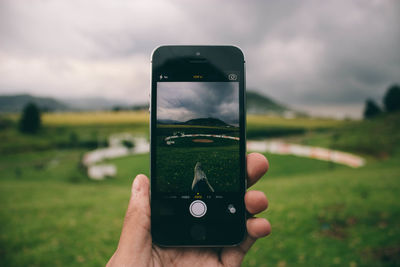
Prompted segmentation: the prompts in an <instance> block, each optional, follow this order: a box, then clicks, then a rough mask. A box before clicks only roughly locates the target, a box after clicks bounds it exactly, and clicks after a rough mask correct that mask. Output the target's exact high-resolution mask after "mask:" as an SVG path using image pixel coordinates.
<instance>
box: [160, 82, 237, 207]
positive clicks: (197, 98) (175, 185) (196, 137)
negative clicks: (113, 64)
mask: <svg viewBox="0 0 400 267" xmlns="http://www.w3.org/2000/svg"><path fill="white" fill-rule="evenodd" d="M156 118H157V140H156V142H157V153H156V160H157V165H156V176H157V190H158V191H159V192H161V193H166V194H168V195H169V196H172V197H176V198H188V199H189V198H190V199H193V198H200V199H201V198H214V199H215V198H223V196H224V194H225V193H235V192H238V191H239V190H240V180H239V176H240V159H239V143H240V142H239V136H240V134H239V83H238V82H236V81H235V82H164V81H162V82H157V116H156Z"/></svg>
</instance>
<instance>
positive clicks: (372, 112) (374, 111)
mask: <svg viewBox="0 0 400 267" xmlns="http://www.w3.org/2000/svg"><path fill="white" fill-rule="evenodd" d="M380 113H382V110H381V108H380V107H379V106H378V105H377V104H376V103H375V101H374V100H372V99H367V101H365V108H364V118H365V119H370V118H373V117H375V116H377V115H379V114H380Z"/></svg>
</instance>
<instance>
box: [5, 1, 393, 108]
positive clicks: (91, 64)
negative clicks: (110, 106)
mask: <svg viewBox="0 0 400 267" xmlns="http://www.w3.org/2000/svg"><path fill="white" fill-rule="evenodd" d="M397 25H400V3H399V2H398V1H396V0H387V1H356V0H354V1H345V0H339V1H329V2H326V1H323V2H321V1H316V0H307V1H261V0H260V1H252V2H251V3H250V2H248V1H238V0H237V1H236V0H235V1H211V0H204V1H201V3H199V2H193V1H182V0H181V1H175V0H160V1H148V2H146V3H145V2H141V1H112V2H110V1H106V0H98V1H90V0H83V1H67V0H64V1H63V0H54V1H41V2H37V1H35V2H32V1H11V0H8V1H7V0H6V1H1V3H0V76H1V77H6V78H1V79H0V93H4V92H18V91H19V90H22V89H21V88H23V89H24V90H28V92H31V93H34V94H49V93H50V95H57V94H60V92H62V94H70V95H73V96H80V94H81V93H82V92H86V94H87V95H86V96H90V95H91V94H93V95H95V94H100V96H109V93H108V91H109V90H107V88H105V89H103V90H98V89H97V88H99V87H100V88H103V87H111V86H112V84H113V80H114V81H117V82H116V86H115V88H113V89H112V90H113V92H114V93H115V94H113V95H115V96H117V97H119V98H126V97H124V95H126V94H131V95H135V96H136V98H135V101H136V102H140V101H142V102H144V101H146V99H147V92H148V87H146V85H147V84H148V74H146V73H148V70H149V62H148V59H149V57H150V53H151V51H152V50H153V48H154V47H156V46H158V45H160V44H234V45H238V46H239V47H241V48H242V49H243V51H244V53H245V55H246V62H247V66H246V67H247V84H248V87H249V88H255V89H257V90H258V91H261V92H263V93H265V94H267V95H269V96H271V97H273V98H275V99H278V100H280V101H281V102H284V103H288V104H291V105H303V104H327V105H328V104H329V105H334V104H343V103H349V104H351V103H362V102H363V101H364V100H365V98H367V97H372V98H376V99H378V98H380V97H381V96H382V95H383V93H384V91H385V90H386V88H387V86H388V85H390V84H391V83H394V82H400V53H398V47H400V31H399V28H398V27H397ZM71 61H74V62H75V61H76V62H79V65H80V66H82V68H76V67H71V63H70V62H71ZM25 62H30V63H29V64H26V63H25ZM31 62H34V63H35V64H33V63H32V64H31ZM55 62H56V63H55ZM110 62H112V63H111V64H110ZM115 62H118V63H117V64H116V63H115ZM99 65H101V66H102V67H101V68H100V69H101V71H99V67H98V66H99ZM111 65H112V66H111ZM74 66H75V65H74ZM107 66H108V67H107ZM82 69H84V70H85V73H83V71H82ZM91 70H93V73H91ZM15 71H19V72H24V73H26V78H25V80H26V81H24V82H22V81H21V80H20V79H18V78H17V77H18V75H13V72H15ZM119 71H120V72H121V73H119ZM128 71H131V72H132V77H133V78H130V77H129V75H128V74H127V72H128ZM108 72H111V73H112V75H110V78H109V79H108V80H106V81H103V79H105V78H104V76H107V73H108ZM40 73H43V74H42V75H40ZM66 73H68V75H67V74H66ZM47 74H51V75H52V76H56V77H57V81H59V84H57V83H56V82H55V81H53V78H51V77H47V76H48V75H47ZM85 75H86V76H87V77H88V78H87V80H85V79H84V78H83V77H82V76H85ZM14 76H15V77H16V78H13V79H12V77H14ZM89 78H90V79H91V80H88V79H89ZM97 79H98V80H102V82H101V84H100V83H98V82H95V81H94V80H97ZM62 84H65V85H67V84H69V85H71V86H76V88H75V87H74V88H66V86H63V85H62ZM78 85H79V88H78ZM96 96H99V95H96Z"/></svg>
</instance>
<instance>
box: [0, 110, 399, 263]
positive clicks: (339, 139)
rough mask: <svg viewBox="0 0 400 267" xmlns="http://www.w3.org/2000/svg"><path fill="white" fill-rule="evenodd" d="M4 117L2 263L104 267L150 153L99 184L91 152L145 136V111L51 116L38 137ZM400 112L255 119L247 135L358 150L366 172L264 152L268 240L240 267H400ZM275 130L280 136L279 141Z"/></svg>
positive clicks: (0, 147) (0, 123) (122, 164)
mask: <svg viewBox="0 0 400 267" xmlns="http://www.w3.org/2000/svg"><path fill="white" fill-rule="evenodd" d="M17 118H18V116H17V115H7V116H3V117H1V118H0V138H1V140H2V142H1V143H0V207H1V208H0V266H82V265H84V266H99V265H104V264H105V263H106V262H107V260H108V259H109V257H110V256H111V255H112V253H113V251H114V250H115V249H116V247H117V243H118V239H119V234H120V230H121V226H122V221H123V217H124V213H125V209H126V207H127V204H128V200H129V195H130V185H131V183H132V180H133V178H134V176H135V175H136V174H138V173H145V174H149V155H148V154H142V155H135V156H129V157H124V158H118V159H114V160H112V162H113V163H114V164H116V166H117V169H118V174H117V176H116V177H115V178H112V179H107V180H104V181H91V180H89V179H88V178H87V177H86V174H85V170H84V169H83V168H82V167H81V165H80V160H81V158H82V155H83V153H85V152H86V151H88V150H91V149H93V148H95V147H101V146H105V145H106V140H107V136H108V135H109V134H111V133H117V132H131V133H133V134H142V135H148V124H147V121H148V116H147V114H146V113H140V112H139V113H133V112H132V113H125V112H124V113H113V112H106V113H79V114H78V113H66V114H62V113H60V114H57V113H53V114H45V115H44V116H43V122H44V124H43V129H42V130H41V131H40V132H39V134H38V135H35V136H30V135H23V134H21V133H19V132H18V131H17V130H16V123H17ZM399 122H400V114H393V115H386V116H381V117H379V118H377V119H374V120H370V121H335V120H327V119H307V118H298V119H285V118H279V117H271V116H249V117H248V136H252V137H253V138H262V137H263V136H264V137H265V136H267V137H271V138H284V139H285V140H287V141H290V142H296V143H302V144H309V145H320V146H323V147H329V148H337V149H341V150H344V151H350V152H353V153H357V154H359V155H362V156H364V157H366V158H367V165H366V166H365V167H362V168H359V169H352V168H349V167H345V166H341V165H336V164H333V163H330V162H323V161H317V160H314V159H306V158H299V157H294V156H282V155H271V154H266V156H267V157H268V159H269V161H270V165H271V168H270V171H269V172H268V173H267V174H266V175H265V176H264V177H263V178H262V179H261V181H260V182H259V183H257V184H256V185H255V186H254V189H258V190H262V191H264V192H265V193H266V195H267V196H268V199H269V201H270V206H269V209H268V211H266V212H264V213H262V214H261V215H260V216H262V217H265V218H268V220H270V222H271V224H272V227H273V230H272V234H271V235H270V236H269V237H267V238H265V239H262V240H259V241H258V242H257V243H256V244H255V245H254V246H253V248H252V249H251V250H250V252H249V254H248V255H247V256H246V258H245V261H244V264H243V265H244V266H353V267H354V266H398V265H400V202H399V201H398V199H399V198H398V195H399V192H400V181H399V179H400V175H399V173H400V164H399V160H400V124H399ZM271 133H272V134H271Z"/></svg>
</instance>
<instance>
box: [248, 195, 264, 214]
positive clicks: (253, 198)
mask: <svg viewBox="0 0 400 267" xmlns="http://www.w3.org/2000/svg"><path fill="white" fill-rule="evenodd" d="M244 203H245V205H246V209H247V211H248V212H249V213H250V214H257V213H260V212H262V211H264V210H266V209H267V208H268V200H267V197H266V196H265V194H264V193H263V192H261V191H248V192H246V195H245V196H244Z"/></svg>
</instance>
